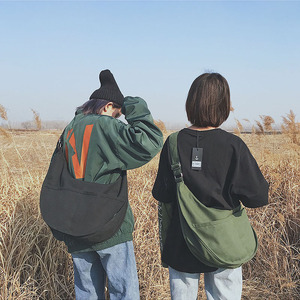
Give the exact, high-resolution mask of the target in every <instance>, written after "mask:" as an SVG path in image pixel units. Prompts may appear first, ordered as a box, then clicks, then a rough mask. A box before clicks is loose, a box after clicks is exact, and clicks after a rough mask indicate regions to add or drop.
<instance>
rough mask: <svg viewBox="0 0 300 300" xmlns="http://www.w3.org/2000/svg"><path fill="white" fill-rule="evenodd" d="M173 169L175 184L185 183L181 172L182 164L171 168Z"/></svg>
mask: <svg viewBox="0 0 300 300" xmlns="http://www.w3.org/2000/svg"><path fill="white" fill-rule="evenodd" d="M171 169H172V171H173V174H174V178H175V182H176V183H178V182H181V181H183V174H182V171H181V164H180V163H177V164H174V165H172V166H171Z"/></svg>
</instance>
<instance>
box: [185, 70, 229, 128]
mask: <svg viewBox="0 0 300 300" xmlns="http://www.w3.org/2000/svg"><path fill="white" fill-rule="evenodd" d="M185 109H186V113H187V117H188V120H189V121H190V122H191V123H192V125H195V126H197V127H208V126H212V127H218V126H220V125H221V124H222V123H223V122H224V121H226V120H227V118H228V116H229V113H230V90H229V85H228V82H227V80H226V79H225V78H224V77H223V76H222V75H220V74H218V73H204V74H202V75H200V76H199V77H197V78H196V79H195V80H194V82H193V83H192V85H191V87H190V90H189V93H188V96H187V100H186V103H185Z"/></svg>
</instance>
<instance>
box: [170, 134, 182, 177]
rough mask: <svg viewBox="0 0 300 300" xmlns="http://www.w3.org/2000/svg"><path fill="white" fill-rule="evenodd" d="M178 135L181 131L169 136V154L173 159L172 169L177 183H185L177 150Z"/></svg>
mask: <svg viewBox="0 0 300 300" xmlns="http://www.w3.org/2000/svg"><path fill="white" fill-rule="evenodd" d="M178 133H179V131H177V132H174V133H172V134H171V135H170V136H169V154H170V158H171V169H172V171H173V174H174V178H175V182H176V183H179V182H182V181H183V174H182V170H181V164H180V160H179V154H178V149H177V138H178Z"/></svg>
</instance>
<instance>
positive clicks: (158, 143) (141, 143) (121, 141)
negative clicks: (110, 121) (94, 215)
mask: <svg viewBox="0 0 300 300" xmlns="http://www.w3.org/2000/svg"><path fill="white" fill-rule="evenodd" d="M122 113H123V114H124V115H125V119H126V120H127V122H128V124H124V123H123V124H122V125H120V126H119V129H118V147H117V155H118V158H119V160H120V162H121V163H122V165H123V166H122V169H125V170H129V169H134V168H138V167H140V166H142V165H144V164H146V163H147V162H149V161H150V160H151V159H152V158H153V157H154V156H155V155H156V154H157V153H158V152H159V151H160V150H161V148H162V145H163V134H162V132H161V131H160V129H159V128H158V127H157V126H156V125H155V124H154V121H153V118H152V115H151V113H150V111H149V109H148V107H147V104H146V102H145V101H144V100H143V99H142V98H139V97H125V100H124V104H123V107H122Z"/></svg>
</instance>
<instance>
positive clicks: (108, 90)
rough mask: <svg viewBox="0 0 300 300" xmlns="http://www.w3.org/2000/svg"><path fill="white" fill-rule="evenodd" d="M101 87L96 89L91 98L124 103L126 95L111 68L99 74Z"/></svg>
mask: <svg viewBox="0 0 300 300" xmlns="http://www.w3.org/2000/svg"><path fill="white" fill-rule="evenodd" d="M99 80H100V88H99V89H98V90H95V91H94V92H93V94H92V95H91V97H90V99H103V100H107V101H111V102H114V103H116V104H119V105H120V106H122V105H123V102H124V96H123V95H122V93H121V91H120V89H119V87H118V85H117V83H116V80H115V78H114V76H113V74H112V73H111V72H110V71H109V70H103V71H101V72H100V74H99Z"/></svg>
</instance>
